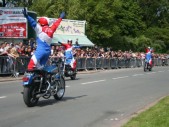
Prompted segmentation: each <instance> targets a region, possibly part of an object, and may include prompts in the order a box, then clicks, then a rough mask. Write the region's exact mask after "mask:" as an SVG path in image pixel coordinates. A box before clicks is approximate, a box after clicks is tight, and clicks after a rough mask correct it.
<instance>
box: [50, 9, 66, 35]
mask: <svg viewBox="0 0 169 127" xmlns="http://www.w3.org/2000/svg"><path fill="white" fill-rule="evenodd" d="M64 17H65V12H62V13H61V14H60V17H59V18H58V19H57V20H56V21H55V22H54V23H53V24H52V26H51V30H52V31H53V32H55V31H56V29H57V28H58V26H59V25H60V22H61V21H62V19H63V18H64Z"/></svg>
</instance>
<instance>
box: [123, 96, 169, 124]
mask: <svg viewBox="0 0 169 127" xmlns="http://www.w3.org/2000/svg"><path fill="white" fill-rule="evenodd" d="M168 111H169V97H165V98H164V99H162V100H161V101H160V102H158V103H157V104H156V105H154V106H153V107H151V108H149V109H148V110H146V111H144V112H142V113H141V114H139V115H138V116H136V117H133V118H132V119H131V120H130V121H129V122H128V123H127V124H125V125H123V127H168V125H169V112H168Z"/></svg>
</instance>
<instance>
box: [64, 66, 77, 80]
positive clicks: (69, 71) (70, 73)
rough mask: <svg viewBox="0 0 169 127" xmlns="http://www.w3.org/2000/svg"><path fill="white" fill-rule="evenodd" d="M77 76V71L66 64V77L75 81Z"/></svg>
mask: <svg viewBox="0 0 169 127" xmlns="http://www.w3.org/2000/svg"><path fill="white" fill-rule="evenodd" d="M76 74H77V71H76V69H72V67H71V66H70V65H65V64H64V75H65V77H70V79H71V80H75V79H76Z"/></svg>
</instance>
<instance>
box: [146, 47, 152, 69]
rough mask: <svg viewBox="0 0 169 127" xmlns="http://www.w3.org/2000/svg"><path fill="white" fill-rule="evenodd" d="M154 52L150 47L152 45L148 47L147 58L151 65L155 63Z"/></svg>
mask: <svg viewBox="0 0 169 127" xmlns="http://www.w3.org/2000/svg"><path fill="white" fill-rule="evenodd" d="M152 52H153V49H152V48H150V47H148V48H146V54H145V59H146V61H147V62H148V63H149V65H150V66H151V67H152V65H153V63H152Z"/></svg>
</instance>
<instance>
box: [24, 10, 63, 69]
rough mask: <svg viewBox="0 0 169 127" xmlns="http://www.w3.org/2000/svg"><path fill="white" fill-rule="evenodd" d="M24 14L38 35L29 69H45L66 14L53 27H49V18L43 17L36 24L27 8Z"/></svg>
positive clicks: (61, 15)
mask: <svg viewBox="0 0 169 127" xmlns="http://www.w3.org/2000/svg"><path fill="white" fill-rule="evenodd" d="M22 12H23V14H24V16H25V17H26V19H27V20H28V22H29V23H30V25H31V26H32V28H33V29H34V30H35V32H36V35H37V38H36V42H37V48H36V51H35V53H34V55H33V56H32V57H31V59H30V61H29V64H28V68H27V69H28V70H32V69H34V68H35V67H37V68H40V67H43V66H44V65H45V64H46V62H47V60H48V58H49V56H50V54H51V45H50V44H51V42H52V38H53V34H54V32H55V31H56V29H57V28H58V26H59V25H60V22H61V21H62V19H63V18H64V16H65V13H64V12H62V13H61V14H60V17H59V18H58V19H57V20H56V21H55V22H54V23H53V24H52V25H51V26H49V19H48V18H47V17H41V18H39V19H38V22H36V21H35V20H34V19H33V18H32V17H30V16H29V15H28V13H27V10H26V8H24V10H23V11H22Z"/></svg>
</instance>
